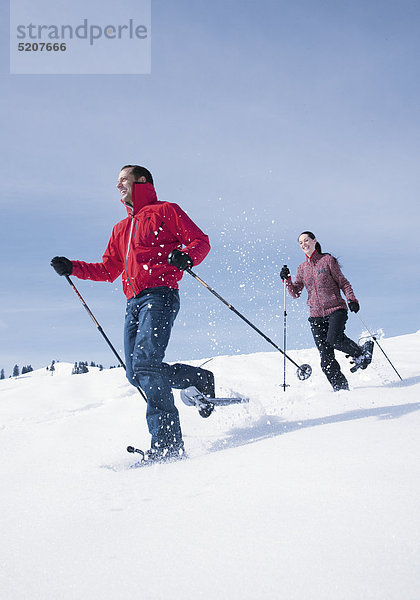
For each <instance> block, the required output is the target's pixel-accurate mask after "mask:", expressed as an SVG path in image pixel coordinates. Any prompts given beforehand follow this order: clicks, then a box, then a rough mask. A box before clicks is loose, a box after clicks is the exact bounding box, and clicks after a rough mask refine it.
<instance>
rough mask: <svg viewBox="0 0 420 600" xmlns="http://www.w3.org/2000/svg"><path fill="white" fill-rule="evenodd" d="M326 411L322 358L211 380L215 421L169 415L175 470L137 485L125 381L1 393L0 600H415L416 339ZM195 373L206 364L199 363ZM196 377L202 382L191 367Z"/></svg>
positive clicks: (139, 434) (22, 387) (14, 387)
mask: <svg viewBox="0 0 420 600" xmlns="http://www.w3.org/2000/svg"><path fill="white" fill-rule="evenodd" d="M380 343H381V346H382V347H383V349H384V350H385V352H386V353H387V354H388V356H389V357H390V358H391V360H392V361H393V363H394V364H395V366H396V368H397V370H398V372H399V373H400V374H401V376H402V377H403V381H402V382H400V381H399V380H398V377H397V375H396V374H395V372H394V371H393V370H392V368H391V367H390V365H389V363H388V362H387V361H386V359H385V357H384V356H383V354H382V353H381V352H380V350H379V349H378V347H376V348H375V352H374V360H373V362H372V365H371V366H370V367H369V368H368V369H367V370H366V371H364V372H360V371H359V372H357V373H355V374H351V373H350V372H349V364H348V362H347V360H346V359H345V357H344V356H343V355H341V356H340V361H341V362H342V364H343V369H344V371H345V373H346V374H348V379H349V382H350V385H351V388H352V391H351V392H344V391H343V392H339V393H335V394H334V393H333V392H332V391H331V389H330V387H329V384H328V382H327V381H326V379H325V377H324V376H323V374H322V373H321V372H320V369H319V357H318V355H317V352H316V350H315V349H312V348H311V349H307V350H299V351H291V352H290V354H291V356H292V357H293V358H294V360H296V361H297V362H298V363H299V364H301V363H306V362H308V363H309V364H311V365H312V367H313V375H312V377H311V378H310V379H309V380H307V381H305V382H301V381H299V380H298V379H297V377H296V376H295V368H294V367H293V366H292V365H290V363H289V364H288V366H287V382H288V384H290V386H289V387H288V388H287V390H286V392H284V391H283V389H282V387H281V384H282V383H283V357H282V356H281V354H280V353H278V352H264V353H258V354H249V355H235V356H226V357H216V358H214V359H212V360H211V361H210V362H209V363H208V368H211V369H212V370H213V371H214V373H215V375H216V383H217V392H218V395H219V396H226V395H233V394H235V393H240V394H242V395H245V396H248V397H249V398H250V403H249V404H248V405H239V406H238V405H234V406H231V407H220V408H218V409H216V410H215V412H214V413H213V414H212V416H211V417H210V418H208V419H202V418H201V417H200V416H199V415H198V413H197V411H196V410H195V409H194V408H189V407H187V406H185V405H183V404H182V403H181V402H180V401H179V395H178V392H176V393H175V394H176V398H177V405H178V407H179V410H180V414H181V422H182V426H183V431H184V438H185V443H186V447H187V450H188V453H189V456H190V457H191V459H190V460H186V461H183V462H179V463H174V464H168V465H154V466H151V467H148V468H144V469H131V468H130V465H131V464H133V462H135V460H136V458H135V456H134V457H133V455H130V454H128V453H127V452H126V451H125V448H126V446H127V445H128V444H133V445H136V446H137V447H141V448H147V447H148V442H149V435H148V433H147V430H146V425H145V418H144V416H145V403H144V401H143V400H142V398H141V397H140V395H139V394H138V393H137V391H136V390H135V389H134V388H132V387H130V386H129V384H128V383H127V382H126V381H125V378H124V372H123V370H122V369H111V370H105V371H101V372H100V371H99V369H95V368H90V372H89V373H88V374H83V375H73V376H72V375H71V369H72V366H73V365H70V364H63V363H57V364H56V365H55V367H56V371H55V372H54V374H53V375H51V373H50V372H49V371H47V370H46V369H42V370H38V371H34V372H32V373H29V374H27V375H24V376H21V377H18V378H15V379H6V380H4V381H1V382H0V414H1V424H0V451H1V456H2V461H1V478H2V491H1V500H0V507H1V510H0V515H1V516H0V518H1V532H2V544H1V555H0V564H1V575H0V597H1V598H5V599H7V600H24V599H25V600H27V599H31V600H38V599H39V600H41V599H42V600H50V599H51V600H52V599H54V600H55V599H56V598H60V599H61V600H76V599H77V600H79V599H81V598H94V597H98V598H101V600H114V599H125V598H132V599H133V600H134V599H141V600H149V599H150V600H152V599H153V600H163V599H165V600H167V599H168V598H171V599H172V600H178V599H179V600H181V599H182V600H190V599H191V600H192V599H197V598H200V599H205V600H208V599H214V598H222V599H229V600H236V599H238V600H239V599H241V600H248V599H250V600H251V599H252V600H255V599H258V598H269V599H271V598H273V599H274V598H276V599H277V598H287V599H288V600H308V599H316V600H324V599H325V600H327V599H328V600H330V599H334V600H336V599H337V600H347V599H351V600H356V599H357V600H360V599H363V600H373V599H375V600H376V599H378V600H391V599H392V600H394V599H395V600H401V599H404V600H417V599H418V598H419V594H420V592H419V583H420V581H419V580H420V577H419V550H420V540H419V531H420V514H419V508H418V506H419V489H420V483H419V481H420V480H419V465H420V461H419V448H420V437H419V435H418V431H419V428H420V412H419V409H420V393H419V392H420V373H419V366H418V356H419V350H420V332H417V333H414V334H411V335H405V336H400V337H396V338H390V339H382V340H381V341H380ZM203 361H204V359H203ZM194 364H200V362H199V361H195V362H194Z"/></svg>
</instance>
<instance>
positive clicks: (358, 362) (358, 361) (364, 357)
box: [350, 340, 374, 373]
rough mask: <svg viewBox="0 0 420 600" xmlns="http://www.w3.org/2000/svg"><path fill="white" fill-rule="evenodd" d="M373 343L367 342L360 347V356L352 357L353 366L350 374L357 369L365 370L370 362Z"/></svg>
mask: <svg viewBox="0 0 420 600" xmlns="http://www.w3.org/2000/svg"><path fill="white" fill-rule="evenodd" d="M373 347H374V342H373V341H372V340H368V341H367V342H365V343H364V344H363V346H362V354H361V355H360V356H354V357H353V360H351V361H350V362H351V364H353V365H354V366H353V367H352V368H351V369H350V372H351V373H355V372H356V371H357V370H358V369H362V370H364V369H366V367H368V366H369V365H370V363H371V362H372V355H373Z"/></svg>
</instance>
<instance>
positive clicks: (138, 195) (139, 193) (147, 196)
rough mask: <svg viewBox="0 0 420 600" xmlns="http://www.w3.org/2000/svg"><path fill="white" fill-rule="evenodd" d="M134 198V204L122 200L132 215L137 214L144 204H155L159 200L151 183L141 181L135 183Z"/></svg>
mask: <svg viewBox="0 0 420 600" xmlns="http://www.w3.org/2000/svg"><path fill="white" fill-rule="evenodd" d="M132 199H133V206H130V205H128V204H126V203H125V202H124V200H121V202H122V203H123V204H124V206H125V207H126V209H127V213H128V215H129V216H130V217H131V216H135V215H137V213H139V212H140V210H141V209H142V208H143V207H144V206H147V205H149V204H155V203H156V202H157V201H158V199H157V196H156V190H155V188H154V187H153V185H152V184H151V183H140V182H137V181H135V182H134V183H133V191H132Z"/></svg>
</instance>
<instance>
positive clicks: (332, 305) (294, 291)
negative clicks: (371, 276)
mask: <svg viewBox="0 0 420 600" xmlns="http://www.w3.org/2000/svg"><path fill="white" fill-rule="evenodd" d="M286 286H287V291H288V292H289V294H290V295H291V296H293V298H299V296H300V294H301V292H302V290H303V288H304V287H305V288H306V290H307V292H308V302H307V304H308V306H309V310H310V315H311V317H325V316H326V315H330V314H331V313H332V312H334V311H336V310H339V309H340V308H345V309H347V304H346V303H345V301H344V299H343V297H342V296H341V293H340V290H343V292H344V294H345V296H346V298H347V300H354V301H356V302H357V300H356V298H355V296H354V293H353V289H352V287H351V285H350V283H349V282H348V280H347V279H346V278H345V277H344V275H343V273H342V272H341V269H340V266H339V264H338V262H337V260H336V259H335V258H334V257H333V256H331V254H320V253H319V252H317V251H316V250H315V252H314V253H313V254H312V256H311V257H310V258H308V257H306V260H305V262H303V263H301V264H300V265H299V266H298V269H297V273H296V281H295V282H294V283H293V282H292V279H291V277H289V278H288V279H287V280H286Z"/></svg>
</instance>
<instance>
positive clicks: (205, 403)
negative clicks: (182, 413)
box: [181, 385, 214, 419]
mask: <svg viewBox="0 0 420 600" xmlns="http://www.w3.org/2000/svg"><path fill="white" fill-rule="evenodd" d="M181 400H182V402H183V403H184V404H186V405H187V406H195V407H196V408H198V413H199V414H200V416H202V417H203V418H204V419H206V418H207V417H209V416H210V415H211V413H212V412H213V410H214V404H213V402H212V401H211V400H210V399H209V398H206V397H205V396H204V394H202V393H201V392H200V391H199V390H198V389H197V388H196V387H195V386H193V385H191V386H190V387H187V388H185V389H183V390H181Z"/></svg>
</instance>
